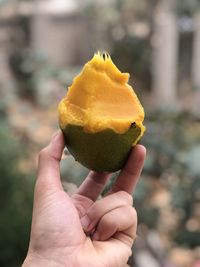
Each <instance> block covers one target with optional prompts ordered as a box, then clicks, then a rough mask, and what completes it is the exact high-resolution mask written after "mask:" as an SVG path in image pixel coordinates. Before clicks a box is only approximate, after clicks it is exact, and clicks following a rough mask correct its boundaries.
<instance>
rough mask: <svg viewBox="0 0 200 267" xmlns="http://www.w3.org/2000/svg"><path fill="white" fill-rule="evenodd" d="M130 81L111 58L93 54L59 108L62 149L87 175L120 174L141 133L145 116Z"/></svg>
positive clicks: (105, 55) (127, 75) (143, 128)
mask: <svg viewBox="0 0 200 267" xmlns="http://www.w3.org/2000/svg"><path fill="white" fill-rule="evenodd" d="M128 79H129V74H127V73H121V72H120V71H119V69H118V68H117V67H116V66H115V65H114V63H113V62H112V60H111V58H110V56H109V55H107V54H100V53H98V54H95V55H94V57H93V58H92V59H91V60H90V61H89V62H88V63H86V64H85V66H84V67H83V70H82V71H81V73H80V74H79V75H78V76H77V77H75V79H74V80H73V83H72V85H71V86H70V87H69V89H68V92H67V95H66V96H65V97H64V98H63V99H62V100H61V102H60V104H59V107H58V112H59V124H60V127H61V130H62V131H63V133H64V136H65V141H66V146H67V147H68V150H69V151H70V153H71V154H72V155H73V156H74V158H75V159H76V160H77V161H79V162H80V163H81V164H82V165H84V166H86V167H87V168H89V169H92V170H95V171H98V172H105V171H109V172H113V171H117V170H119V169H121V168H122V167H123V166H124V164H125V162H126V160H127V158H128V155H129V153H130V151H131V148H132V146H133V145H135V144H136V143H137V142H138V141H139V139H140V138H141V137H142V135H143V133H144V131H145V127H144V126H143V120H144V110H143V107H142V105H141V104H140V102H139V100H138V98H137V96H136V94H135V92H134V90H133V88H132V87H131V86H130V85H128Z"/></svg>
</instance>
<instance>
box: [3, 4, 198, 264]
mask: <svg viewBox="0 0 200 267" xmlns="http://www.w3.org/2000/svg"><path fill="white" fill-rule="evenodd" d="M98 50H103V51H104V50H106V51H107V52H109V53H110V54H111V56H112V58H113V61H114V62H115V63H116V65H117V66H118V67H119V69H121V70H122V71H123V72H129V73H130V74H131V78H130V84H132V85H133V87H134V88H135V91H136V92H137V94H138V96H139V98H140V100H141V102H142V104H143V106H144V108H145V111H146V121H145V125H146V127H147V131H146V133H145V136H144V138H143V139H142V141H141V143H142V144H144V145H145V146H146V147H147V150H148V154H147V160H146V163H145V168H144V171H143V174H142V178H141V180H140V182H139V184H138V187H137V190H136V192H135V194H134V205H135V207H136V209H137V211H138V216H139V226H138V238H137V241H136V242H135V244H134V248H133V249H134V252H133V256H132V257H131V258H130V260H129V264H130V266H135V267H147V266H148V267H199V266H200V1H199V0H140V1H138V0H137V1H136V0H123V1H122V0H107V1H106V0H96V1H92V0H32V1H31V0H29V1H28V0H27V1H25V0H23V1H20V0H18V1H17V0H0V177H1V178H0V266H1V267H17V266H20V264H22V262H23V259H24V257H25V255H26V252H27V248H28V241H29V232H30V223H31V213H32V197H33V186H34V179H35V173H36V166H37V154H38V151H39V150H40V149H41V148H43V147H44V146H45V145H46V144H47V143H48V142H49V140H50V139H51V136H52V134H53V133H54V132H55V131H56V130H57V129H58V120H57V105H58V103H59V101H60V99H61V98H62V97H63V96H64V95H65V94H66V91H67V87H68V86H69V85H70V84H71V83H72V79H73V77H74V76H75V75H76V74H78V73H79V71H80V69H81V67H82V66H83V64H84V63H85V62H86V61H88V60H89V59H90V58H91V57H92V55H93V53H94V52H96V51H98ZM66 154H67V153H66ZM61 172H62V179H63V184H64V186H65V188H66V190H68V191H69V192H72V191H73V190H74V188H76V186H78V185H79V184H80V183H81V181H82V180H83V178H84V177H85V175H86V174H87V172H88V170H87V169H85V168H83V167H82V166H80V165H79V164H78V163H75V161H74V159H73V158H72V157H71V156H69V155H66V156H65V157H64V159H63V161H62V163H61ZM114 178H115V175H114V176H113V179H114ZM105 190H106V189H105Z"/></svg>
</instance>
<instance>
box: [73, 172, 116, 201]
mask: <svg viewBox="0 0 200 267" xmlns="http://www.w3.org/2000/svg"><path fill="white" fill-rule="evenodd" d="M110 176H111V174H110V173H97V172H93V171H91V172H90V173H89V174H88V176H87V177H86V179H85V180H84V181H83V183H82V184H81V186H80V187H79V188H78V189H77V191H76V192H75V194H78V195H82V196H85V197H87V198H89V199H91V200H92V201H96V199H97V198H98V196H99V194H100V193H101V191H102V190H103V188H104V186H105V184H106V182H107V180H108V179H109V177H110Z"/></svg>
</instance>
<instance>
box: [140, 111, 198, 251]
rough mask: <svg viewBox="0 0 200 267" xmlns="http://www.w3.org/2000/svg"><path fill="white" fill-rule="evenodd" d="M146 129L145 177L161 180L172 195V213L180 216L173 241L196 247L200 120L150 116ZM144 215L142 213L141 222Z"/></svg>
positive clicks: (159, 114) (186, 116) (176, 115)
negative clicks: (146, 155) (146, 154)
mask: <svg viewBox="0 0 200 267" xmlns="http://www.w3.org/2000/svg"><path fill="white" fill-rule="evenodd" d="M146 125H147V132H146V134H145V136H144V138H143V142H144V144H145V145H146V147H147V150H148V157H147V161H146V165H145V169H144V174H145V175H146V177H153V179H158V180H159V181H160V183H161V184H163V185H164V186H165V188H166V190H168V191H169V193H170V198H171V205H172V208H173V210H174V211H173V213H174V214H175V215H177V214H179V215H180V216H179V222H178V227H177V228H175V229H174V232H173V238H174V240H175V241H176V242H178V243H180V244H182V245H186V246H190V247H195V246H197V245H198V240H199V238H200V235H199V224H198V221H199V213H198V210H199V208H200V191H199V188H200V167H199V161H198V160H197V159H199V158H200V149H199V142H200V120H199V118H197V117H195V116H193V115H191V114H189V113H185V112H181V113H174V112H162V111H159V112H156V113H154V114H151V115H150V113H149V114H148V118H147V122H146ZM145 183H148V182H147V181H143V182H142V184H143V187H144V184H145ZM140 190H141V189H140ZM143 191H144V189H143ZM138 193H139V192H138ZM145 194H146V193H145ZM145 194H143V196H144V198H143V199H140V200H141V203H143V202H145V201H147V200H148V196H149V195H148V191H147V194H146V196H145ZM139 195H140V194H139ZM141 205H142V204H141ZM147 206H148V205H147ZM144 215H145V212H144V210H142V212H141V218H142V219H143V217H145V216H144ZM144 221H147V220H146V219H145V220H144ZM154 227H157V225H154Z"/></svg>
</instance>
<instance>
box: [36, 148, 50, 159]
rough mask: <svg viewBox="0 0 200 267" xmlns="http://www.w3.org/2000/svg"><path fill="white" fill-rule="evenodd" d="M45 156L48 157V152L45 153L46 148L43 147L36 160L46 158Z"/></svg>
mask: <svg viewBox="0 0 200 267" xmlns="http://www.w3.org/2000/svg"><path fill="white" fill-rule="evenodd" d="M47 155H48V151H47V147H45V148H43V149H42V150H40V152H39V155H38V158H39V160H41V159H43V158H44V157H46V156H47Z"/></svg>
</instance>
